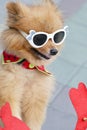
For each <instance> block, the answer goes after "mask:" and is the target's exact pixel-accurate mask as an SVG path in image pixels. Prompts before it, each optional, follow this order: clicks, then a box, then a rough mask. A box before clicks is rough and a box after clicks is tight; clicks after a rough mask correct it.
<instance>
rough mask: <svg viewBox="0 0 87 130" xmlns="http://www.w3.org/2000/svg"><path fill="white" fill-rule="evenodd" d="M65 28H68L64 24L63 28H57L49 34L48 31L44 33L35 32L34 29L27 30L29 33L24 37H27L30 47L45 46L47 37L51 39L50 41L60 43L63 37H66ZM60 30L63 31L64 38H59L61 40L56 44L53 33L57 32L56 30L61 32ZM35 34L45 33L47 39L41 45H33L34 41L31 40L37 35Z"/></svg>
mask: <svg viewBox="0 0 87 130" xmlns="http://www.w3.org/2000/svg"><path fill="white" fill-rule="evenodd" d="M67 29H68V26H65V27H64V28H63V29H59V30H57V31H55V32H53V33H51V34H48V33H46V32H36V31H35V30H30V31H29V34H28V35H27V36H26V39H27V41H28V42H29V44H30V45H31V46H32V47H34V48H41V47H43V46H45V45H46V43H47V42H48V40H49V39H51V40H52V42H53V43H54V44H55V45H60V44H62V43H63V42H64V40H65V38H66V36H67ZM62 31H63V32H64V38H63V39H62V40H61V42H59V43H58V44H57V43H56V42H55V41H54V35H55V34H56V33H58V32H62ZM37 34H45V35H46V36H47V40H46V41H45V42H44V43H43V44H42V45H40V46H37V45H35V44H34V42H33V38H34V36H35V35H37Z"/></svg>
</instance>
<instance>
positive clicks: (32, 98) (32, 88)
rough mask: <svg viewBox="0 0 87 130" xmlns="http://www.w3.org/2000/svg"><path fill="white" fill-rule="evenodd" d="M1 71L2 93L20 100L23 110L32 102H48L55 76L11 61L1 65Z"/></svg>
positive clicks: (0, 92)
mask: <svg viewBox="0 0 87 130" xmlns="http://www.w3.org/2000/svg"><path fill="white" fill-rule="evenodd" d="M0 72H1V74H0V83H1V84H2V86H1V87H0V95H2V96H4V97H6V98H7V95H8V97H10V98H11V97H12V99H11V100H15V101H16V100H17V101H19V103H20V105H21V108H22V112H25V111H27V108H28V107H29V105H30V104H32V103H36V102H38V101H39V102H42V103H43V102H45V103H48V101H49V98H50V96H51V93H52V91H53V88H54V78H53V76H48V75H45V74H43V73H41V72H38V70H27V69H25V68H23V67H21V66H20V65H16V64H11V63H10V64H7V65H1V66H0Z"/></svg>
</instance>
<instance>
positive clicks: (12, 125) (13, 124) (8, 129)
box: [0, 103, 30, 130]
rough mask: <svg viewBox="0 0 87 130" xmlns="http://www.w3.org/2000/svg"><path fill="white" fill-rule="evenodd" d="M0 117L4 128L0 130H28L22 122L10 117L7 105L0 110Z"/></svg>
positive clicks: (9, 109)
mask: <svg viewBox="0 0 87 130" xmlns="http://www.w3.org/2000/svg"><path fill="white" fill-rule="evenodd" d="M0 117H1V119H2V122H3V123H4V128H1V127H0V130H30V129H29V128H28V126H27V125H26V124H25V123H24V122H22V121H21V120H19V119H18V118H16V117H14V116H12V113H11V108H10V105H9V103H6V104H5V105H4V106H3V107H2V108H1V110H0Z"/></svg>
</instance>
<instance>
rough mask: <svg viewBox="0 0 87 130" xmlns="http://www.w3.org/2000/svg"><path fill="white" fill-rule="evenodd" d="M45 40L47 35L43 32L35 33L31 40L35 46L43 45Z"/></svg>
mask: <svg viewBox="0 0 87 130" xmlns="http://www.w3.org/2000/svg"><path fill="white" fill-rule="evenodd" d="M46 40H47V36H46V35H45V34H37V35H35V36H34V37H33V42H34V44H35V45H37V46H41V45H43V44H44V43H45V42H46Z"/></svg>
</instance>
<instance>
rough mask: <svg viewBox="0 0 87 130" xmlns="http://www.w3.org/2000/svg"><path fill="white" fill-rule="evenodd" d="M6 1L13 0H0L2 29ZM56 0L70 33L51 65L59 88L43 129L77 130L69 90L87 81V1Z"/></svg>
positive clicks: (50, 105) (51, 103) (54, 94)
mask: <svg viewBox="0 0 87 130" xmlns="http://www.w3.org/2000/svg"><path fill="white" fill-rule="evenodd" d="M7 1H11V0H0V16H1V17H0V25H1V26H0V29H1V28H3V23H4V22H3V21H4V19H5V12H4V5H5V3H6V2H7ZM22 1H25V2H26V3H28V2H30V1H29V0H22ZM55 2H56V3H57V4H58V5H59V8H60V9H61V10H62V12H63V14H64V19H65V25H68V26H69V34H68V37H67V39H66V42H65V47H64V49H63V51H62V53H61V55H60V57H59V58H58V59H57V60H56V61H55V62H54V63H53V64H51V65H50V66H49V67H48V68H49V70H50V71H52V72H53V73H54V75H55V77H56V90H55V92H54V93H53V96H52V99H51V102H50V104H49V107H48V112H47V118H46V121H45V123H44V125H43V130H74V129H75V125H76V120H77V117H76V113H75V110H74V108H73V106H72V104H71V102H70V99H69V96H68V92H69V90H70V88H71V87H77V85H78V83H79V82H81V81H82V82H84V83H85V84H87V80H86V79H87V43H86V41H87V40H86V37H87V0H56V1H55Z"/></svg>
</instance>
